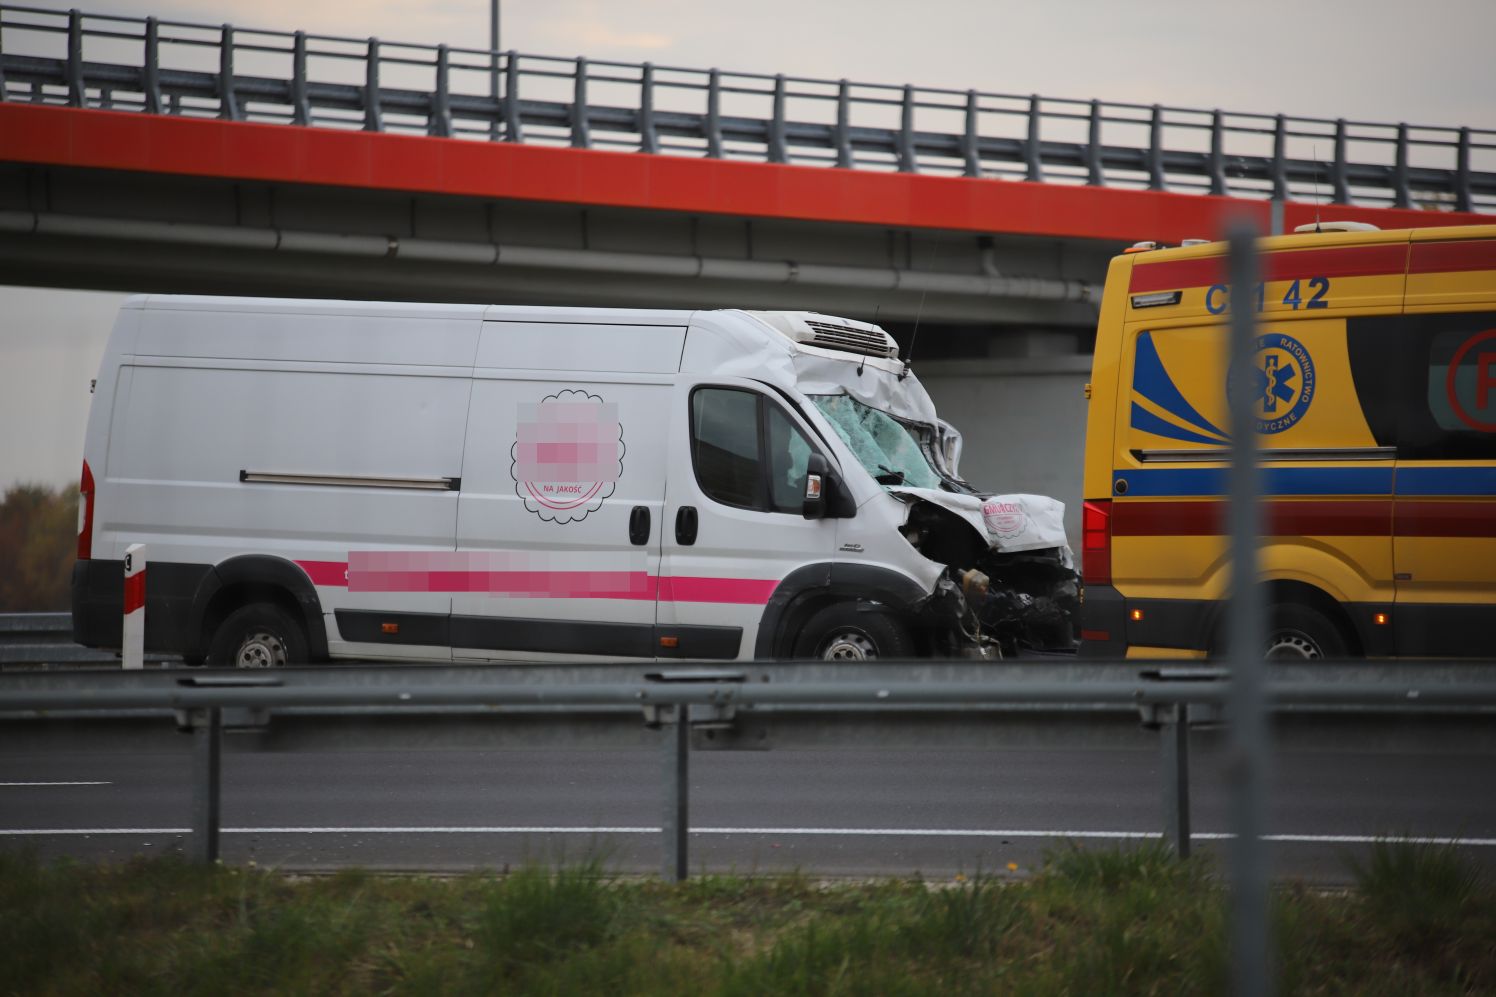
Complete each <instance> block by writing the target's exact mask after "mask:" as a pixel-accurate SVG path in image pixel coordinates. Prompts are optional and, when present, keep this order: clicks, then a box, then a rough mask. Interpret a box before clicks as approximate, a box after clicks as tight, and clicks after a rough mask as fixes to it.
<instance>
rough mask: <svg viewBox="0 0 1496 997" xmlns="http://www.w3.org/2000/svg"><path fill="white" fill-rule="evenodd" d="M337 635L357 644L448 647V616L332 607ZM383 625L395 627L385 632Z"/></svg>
mask: <svg viewBox="0 0 1496 997" xmlns="http://www.w3.org/2000/svg"><path fill="white" fill-rule="evenodd" d="M332 615H333V618H334V619H336V620H337V621H338V635H339V636H341V637H342V638H343V639H344V640H351V641H357V642H359V643H360V644H406V645H409V644H419V645H421V646H429V647H449V646H451V640H450V636H451V619H452V618H451V617H450V616H448V615H447V614H446V613H389V612H379V611H370V610H362V609H337V610H333V614H332ZM385 624H390V625H392V626H394V627H395V628H396V630H395V632H394V633H386V632H385V630H384V627H385Z"/></svg>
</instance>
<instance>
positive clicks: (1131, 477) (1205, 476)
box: [1081, 223, 1496, 659]
mask: <svg viewBox="0 0 1496 997" xmlns="http://www.w3.org/2000/svg"><path fill="white" fill-rule="evenodd" d="M1307 228H1309V229H1310V231H1302V230H1301V231H1300V232H1299V233H1296V234H1293V235H1285V236H1276V237H1272V238H1268V239H1264V240H1262V241H1261V242H1260V243H1259V250H1260V254H1261V255H1260V257H1259V274H1260V276H1261V278H1262V283H1260V284H1258V285H1257V286H1256V287H1255V288H1252V289H1251V291H1250V293H1251V294H1252V296H1253V299H1254V300H1253V301H1252V302H1251V304H1252V306H1253V307H1255V309H1256V311H1257V317H1258V327H1257V329H1256V332H1255V336H1256V342H1255V347H1256V349H1255V354H1254V360H1253V374H1252V377H1251V383H1252V394H1253V398H1252V403H1251V404H1252V406H1253V413H1254V415H1255V418H1256V424H1257V433H1258V434H1259V435H1258V442H1259V446H1260V447H1261V456H1262V462H1263V467H1264V469H1265V470H1264V476H1263V489H1264V499H1265V501H1266V503H1267V510H1266V519H1267V526H1266V527H1265V529H1266V534H1265V535H1264V536H1262V537H1261V544H1260V571H1261V578H1262V582H1263V584H1264V586H1265V591H1266V594H1267V598H1268V603H1269V606H1270V607H1271V608H1270V614H1271V624H1270V630H1269V635H1268V637H1267V640H1266V646H1265V653H1266V654H1267V656H1268V657H1270V658H1281V659H1318V658H1339V657H1350V656H1365V657H1377V658H1380V657H1417V656H1428V657H1491V656H1493V655H1496V225H1485V226H1473V227H1458V228H1455V227H1446V228H1423V229H1411V230H1403V231H1377V230H1372V229H1370V228H1369V227H1367V226H1359V225H1355V224H1351V223H1344V224H1334V223H1325V224H1324V225H1322V226H1317V227H1316V226H1308V227H1307ZM1135 250H1136V251H1130V252H1128V253H1126V254H1124V255H1123V256H1120V257H1118V258H1117V259H1115V260H1113V261H1112V264H1111V268H1110V270H1109V271H1108V273H1107V280H1106V291H1105V295H1104V298H1103V301H1102V306H1101V316H1100V323H1099V326H1098V330H1097V336H1096V357H1095V362H1094V366H1093V369H1092V377H1091V384H1090V386H1089V389H1088V397H1089V399H1090V401H1089V405H1090V409H1089V413H1088V417H1087V426H1086V464H1085V484H1084V489H1085V490H1084V496H1085V507H1084V513H1083V537H1082V545H1081V546H1082V551H1083V554H1082V562H1083V563H1082V568H1083V574H1084V579H1085V586H1086V587H1085V604H1084V609H1083V614H1082V621H1083V622H1082V645H1081V648H1082V654H1083V655H1085V656H1088V657H1122V656H1124V655H1125V656H1127V657H1139V658H1197V657H1205V656H1207V655H1208V654H1210V653H1211V652H1212V651H1214V650H1216V649H1218V648H1220V647H1221V646H1222V642H1223V620H1224V617H1225V613H1224V609H1225V605H1226V600H1227V598H1228V595H1229V593H1228V578H1229V574H1230V565H1229V562H1228V558H1227V539H1228V538H1227V536H1226V533H1227V530H1226V526H1225V522H1226V515H1225V513H1226V498H1225V496H1226V491H1227V486H1226V477H1227V470H1228V463H1229V447H1230V439H1229V437H1228V435H1227V426H1228V425H1229V417H1228V411H1227V397H1226V381H1227V377H1226V357H1225V340H1226V335H1227V328H1228V326H1227V323H1228V320H1229V319H1228V309H1229V304H1230V293H1231V289H1230V288H1229V287H1228V285H1227V278H1226V262H1225V253H1226V249H1225V244H1224V243H1206V244H1197V245H1186V246H1182V247H1178V248H1172V249H1157V248H1153V247H1152V246H1150V245H1149V244H1141V245H1140V246H1139V247H1135Z"/></svg>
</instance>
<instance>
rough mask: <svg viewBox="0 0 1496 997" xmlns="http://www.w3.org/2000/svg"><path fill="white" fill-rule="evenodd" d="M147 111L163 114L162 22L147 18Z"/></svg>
mask: <svg viewBox="0 0 1496 997" xmlns="http://www.w3.org/2000/svg"><path fill="white" fill-rule="evenodd" d="M145 112H146V113H147V114H161V113H163V109H162V107H161V24H160V22H159V21H157V20H156V19H155V18H154V17H148V18H146V19H145Z"/></svg>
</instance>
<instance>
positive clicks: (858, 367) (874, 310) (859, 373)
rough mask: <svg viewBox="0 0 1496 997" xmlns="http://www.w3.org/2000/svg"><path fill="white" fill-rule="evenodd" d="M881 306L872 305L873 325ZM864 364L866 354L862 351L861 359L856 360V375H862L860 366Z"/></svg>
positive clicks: (876, 320)
mask: <svg viewBox="0 0 1496 997" xmlns="http://www.w3.org/2000/svg"><path fill="white" fill-rule="evenodd" d="M882 308H883V306H882V305H881V304H879V305H874V306H873V325H878V312H879V311H881V310H882ZM879 328H882V327H881V326H879ZM866 366H867V354H866V353H864V354H863V355H862V359H861V360H859V361H857V376H858V377H861V376H862V368H864V367H866Z"/></svg>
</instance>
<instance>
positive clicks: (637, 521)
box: [629, 505, 649, 547]
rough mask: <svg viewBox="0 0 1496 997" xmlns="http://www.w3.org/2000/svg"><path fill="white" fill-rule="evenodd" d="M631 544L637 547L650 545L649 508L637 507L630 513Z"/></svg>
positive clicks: (645, 506)
mask: <svg viewBox="0 0 1496 997" xmlns="http://www.w3.org/2000/svg"><path fill="white" fill-rule="evenodd" d="M629 543H631V544H633V545H634V546H635V547H643V546H644V545H645V544H647V543H649V506H647V505H636V506H634V511H633V512H631V513H629Z"/></svg>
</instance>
